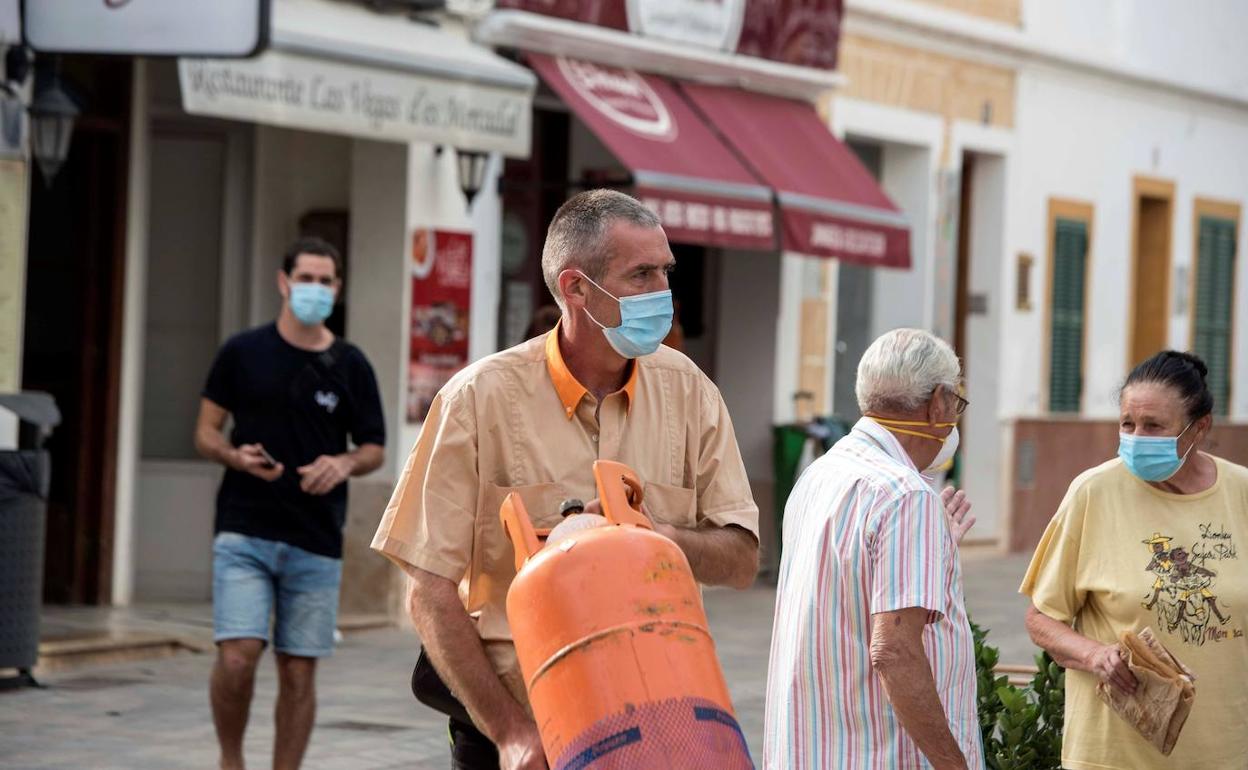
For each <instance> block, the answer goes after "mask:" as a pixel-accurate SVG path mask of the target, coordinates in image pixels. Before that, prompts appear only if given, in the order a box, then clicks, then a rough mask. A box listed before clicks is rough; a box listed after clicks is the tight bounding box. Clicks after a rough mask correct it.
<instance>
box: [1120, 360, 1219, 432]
mask: <svg viewBox="0 0 1248 770" xmlns="http://www.w3.org/2000/svg"><path fill="white" fill-rule="evenodd" d="M1208 378H1209V367H1208V366H1207V365H1206V364H1205V362H1204V361H1202V360H1201V358H1200V356H1198V355H1196V354H1195V353H1186V352H1183V351H1179V350H1163V351H1161V352H1160V353H1157V354H1156V355H1154V356H1153V357H1152V358H1149V359H1148V360H1147V361H1143V362H1141V363H1140V364H1139V365H1137V366H1136V367H1135V368H1134V369H1132V370H1131V374H1129V375H1127V381H1126V383H1125V384H1124V385H1123V386H1122V387H1123V389H1126V388H1127V387H1129V386H1131V385H1135V384H1137V383H1143V382H1155V383H1159V384H1161V385H1166V386H1168V387H1171V388H1173V389H1174V390H1175V391H1176V392H1177V393H1178V394H1179V397H1180V398H1182V399H1183V404H1184V406H1185V407H1186V410H1187V417H1188V419H1189V420H1199V419H1200V418H1201V417H1204V416H1205V415H1207V414H1210V413H1211V412H1213V394H1212V393H1210V392H1209V384H1208V382H1207V380H1208Z"/></svg>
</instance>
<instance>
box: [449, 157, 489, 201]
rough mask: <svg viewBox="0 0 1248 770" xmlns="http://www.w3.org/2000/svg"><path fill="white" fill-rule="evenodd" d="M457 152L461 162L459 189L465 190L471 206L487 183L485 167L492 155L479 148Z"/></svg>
mask: <svg viewBox="0 0 1248 770" xmlns="http://www.w3.org/2000/svg"><path fill="white" fill-rule="evenodd" d="M455 154H456V156H457V159H458V164H459V189H461V190H463V191H464V196H465V197H466V198H468V205H469V207H471V206H472V199H473V198H475V197H477V193H479V192H481V186H482V185H483V184H485V167H486V164H488V163H489V160H490V156H489V155H488V154H486V153H484V152H479V151H477V150H456V151H455Z"/></svg>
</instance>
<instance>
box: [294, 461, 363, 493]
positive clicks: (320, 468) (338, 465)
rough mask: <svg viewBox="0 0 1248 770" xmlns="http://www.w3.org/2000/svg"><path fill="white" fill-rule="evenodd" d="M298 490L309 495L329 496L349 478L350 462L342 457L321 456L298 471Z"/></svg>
mask: <svg viewBox="0 0 1248 770" xmlns="http://www.w3.org/2000/svg"><path fill="white" fill-rule="evenodd" d="M298 471H299V475H300V476H302V477H303V479H302V480H301V481H300V482H299V488H300V489H302V490H303V491H304V492H306V493H308V494H309V495H325V494H329V493H330V492H332V491H333V490H334V488H335V487H337V486H338V485H339V484H341V483H342V482H344V481H346V480H347V479H348V478H349V477H350V476H351V460H350V459H349V458H348V457H346V456H344V455H337V456H334V455H321V456H320V457H318V458H316V460H314V461H313V462H311V463H309V464H308V465H305V466H303V467H302V468H299V469H298Z"/></svg>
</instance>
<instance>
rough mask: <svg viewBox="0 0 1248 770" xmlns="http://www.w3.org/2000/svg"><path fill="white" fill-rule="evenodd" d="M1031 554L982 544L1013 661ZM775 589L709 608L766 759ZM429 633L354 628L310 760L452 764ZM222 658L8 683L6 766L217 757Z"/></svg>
mask: <svg viewBox="0 0 1248 770" xmlns="http://www.w3.org/2000/svg"><path fill="white" fill-rule="evenodd" d="M1025 566H1026V560H1025V559H1023V558H1018V557H1008V558H1001V557H995V556H990V555H986V554H985V555H978V554H973V553H968V554H967V555H966V558H965V568H964V574H965V581H966V587H967V602H968V606H969V607H970V611H971V614H972V616H973V617H974V618H975V619H976V620H977V621H978V622H980V623H981V624H982V625H985V626H987V627H989V628H991V629H992V634H991V636H990V640H991V641H992V642H993V643H995V644H997V645H998V646H1000V647H1001V648H1002V653H1003V654H1002V659H1003V660H1004V661H1006V662H1011V663H1027V662H1030V658H1031V655H1032V649H1031V646H1030V643H1029V642H1027V639H1026V634H1025V633H1023V632H1022V630H1021V616H1022V610H1023V609H1024V608H1025V607H1026V603H1025V600H1022V599H1021V598H1020V597H1018V596H1017V595H1015V594H1014V591H1015V589H1016V588H1017V585H1018V580H1019V577H1020V576H1021V574H1022V570H1023V569H1024V568H1025ZM774 595H775V594H774V591H773V590H772V589H770V588H767V587H763V586H760V587H756V588H754V589H752V590H750V591H745V592H736V591H730V590H720V589H716V590H709V591H707V592H706V605H707V612H708V614H709V616H710V620H711V625H712V629H713V632H714V635H715V640H716V644H717V646H718V650H719V654H720V660H721V662H722V664H723V667H724V671H725V674H726V676H727V678H728V682H729V685H730V687H731V689H732V694H733V700H734V703H735V706H736V709H737V713H738V717H739V718H740V721H741V725H742V728H743V730H744V731H745V734H746V736H747V739H748V741H749V743H750V747H751V751H752V752H753V753H754V755H755V757H757V756H758V751H759V749H760V748H761V743H762V727H763V692H764V687H765V683H766V674H767V651H768V644H769V637H770V633H771V613H772V606H773V602H774ZM415 648H416V640H415V638H414V637H413V636H412V635H411V633H410V632H406V631H400V630H395V629H388V630H381V631H368V632H360V633H355V634H349V635H348V636H347V638H346V640H345V641H344V642H343V644H342V646H341V647H339V649H338V652H337V653H336V654H335V656H334V657H333V658H332V659H330V660H329V661H328V662H327V663H326V664H324V665H323V666H322V669H321V672H320V676H319V678H318V689H319V702H320V709H319V711H318V713H317V727H316V731H315V732H314V733H313V736H312V745H311V747H310V749H309V752H308V756H307V760H306V762H305V763H304V766H305V767H306V768H309V770H315V769H317V768H328V769H332V770H357V769H358V770H365V769H366V768H369V769H372V768H406V769H407V770H433V769H434V768H436V769H437V770H442V769H443V768H446V767H447V766H448V765H449V763H448V760H447V755H446V729H445V724H444V722H443V720H442V719H441V718H440V717H439V716H438V715H436V714H434V713H433V712H431V711H429V710H428V709H425V708H423V707H419V706H418V705H417V704H416V703H415V702H414V701H413V700H412V698H411V695H410V693H409V692H408V676H409V675H410V672H411V666H412V663H413V662H414V659H415ZM211 665H212V657H211V655H202V654H184V655H179V656H177V657H172V658H165V659H161V660H153V661H147V662H141V663H119V664H111V665H97V666H91V667H87V668H80V669H76V670H73V671H65V672H56V673H54V674H50V675H48V676H47V677H46V678H45V682H46V683H47V684H48V685H49V687H48V688H47V689H44V690H21V691H15V692H0V767H4V768H13V769H14V770H33V769H34V768H40V769H48V770H51V769H52V768H57V769H62V768H63V769H66V770H67V769H68V768H74V769H75V770H77V769H79V768H93V769H95V768H98V769H99V770H105V769H106V768H119V769H121V768H124V769H125V770H148V769H149V768H150V769H151V770H174V769H175V768H211V767H214V766H215V760H216V744H215V738H214V735H213V730H212V722H211V718H210V712H209V709H208V696H207V687H206V684H207V680H208V672H209V669H210V667H211ZM275 687H276V682H275V677H274V672H273V666H272V660H271V658H266V659H265V664H264V666H263V667H262V670H261V672H260V675H259V677H258V681H257V691H256V699H255V701H254V703H253V705H252V719H251V727H250V729H249V730H248V733H247V744H246V745H247V758H248V762H249V766H250V767H256V768H259V767H266V766H268V765H269V756H268V750H269V747H270V746H271V742H272V737H273V728H272V708H273V701H274V696H275Z"/></svg>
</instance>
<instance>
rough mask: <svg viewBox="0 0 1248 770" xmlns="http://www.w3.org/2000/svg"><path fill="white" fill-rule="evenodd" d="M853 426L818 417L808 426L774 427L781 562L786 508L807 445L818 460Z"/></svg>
mask: <svg viewBox="0 0 1248 770" xmlns="http://www.w3.org/2000/svg"><path fill="white" fill-rule="evenodd" d="M849 430H850V425H849V423H847V422H845V420H843V419H841V418H839V417H834V416H830V417H816V418H815V419H813V420H811V421H810V422H808V423H785V424H783V425H774V426H772V436H773V442H772V462H773V470H774V471H775V479H776V492H775V495H776V497H775V503H776V554H777V559H779V553H780V548H781V545H782V544H783V542H784V539H783V536H782V535H783V528H784V527H783V525H784V506H785V504H786V503H788V501H789V494H790V493H791V492H792V491H793V485H794V484H796V483H797V477H798V473H799V471H801V470H802V467H803V463H802V456H803V452H804V451H805V450H806V445H807V442H808V441H809V442H813V445H812V446H811V449H812V455H813V456H818V455H821V454H823V453H824V452H826V451H828V450H829V449H831V448H832V445H833V444H835V443H836V442H838V441H840V440H841V439H842V438H843V437H844V436H845V434H847V433H849Z"/></svg>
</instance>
